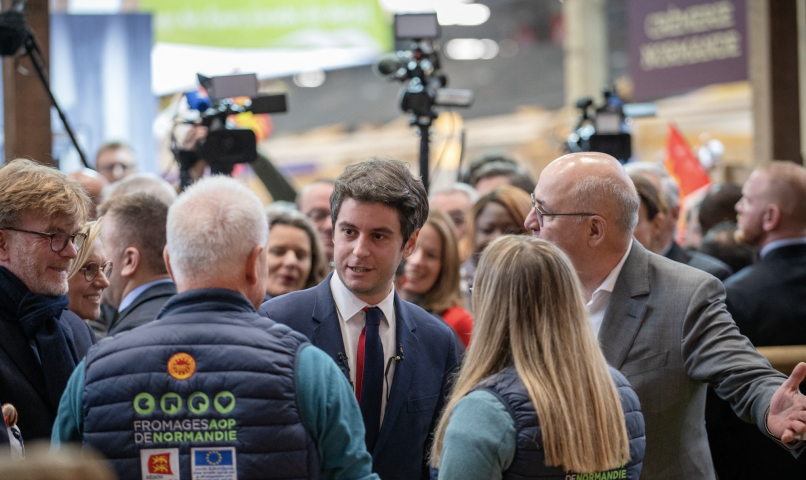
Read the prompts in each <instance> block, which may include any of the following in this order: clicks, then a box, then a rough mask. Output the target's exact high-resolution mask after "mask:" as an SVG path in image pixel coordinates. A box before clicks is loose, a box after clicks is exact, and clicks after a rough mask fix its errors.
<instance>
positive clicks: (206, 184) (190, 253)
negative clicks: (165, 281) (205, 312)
mask: <svg viewBox="0 0 806 480" xmlns="http://www.w3.org/2000/svg"><path fill="white" fill-rule="evenodd" d="M268 239H269V223H268V219H267V218H266V214H265V213H264V212H263V204H262V203H261V201H260V199H259V198H258V197H257V195H255V194H254V193H253V192H252V191H251V190H249V189H248V188H247V187H246V186H245V185H243V184H242V183H240V182H239V181H237V180H234V179H232V178H229V177H225V176H219V175H216V176H212V177H207V178H203V179H202V180H199V181H198V182H196V183H195V184H193V185H192V186H191V187H190V188H188V189H187V190H185V191H184V192H183V193H182V195H180V196H179V198H177V199H176V202H174V204H173V205H171V208H170V209H169V210H168V228H167V248H168V255H169V256H170V260H171V267H172V271H173V274H174V277H175V278H176V279H177V282H180V283H181V282H185V281H187V280H190V279H193V278H195V279H198V278H201V279H207V278H211V277H220V276H222V273H223V272H225V271H227V270H229V269H231V267H232V265H233V264H239V263H241V262H243V261H244V260H245V259H246V257H247V256H248V255H249V253H250V252H251V251H252V250H253V249H254V248H255V247H256V246H258V245H266V242H267V241H268Z"/></svg>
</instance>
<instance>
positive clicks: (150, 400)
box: [134, 392, 155, 415]
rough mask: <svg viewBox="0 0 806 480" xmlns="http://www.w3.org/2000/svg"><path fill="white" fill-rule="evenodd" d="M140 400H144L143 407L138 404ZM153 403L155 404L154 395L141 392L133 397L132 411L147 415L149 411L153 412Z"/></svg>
mask: <svg viewBox="0 0 806 480" xmlns="http://www.w3.org/2000/svg"><path fill="white" fill-rule="evenodd" d="M142 400H145V401H146V406H145V408H143V407H141V406H140V402H141V401H142ZM154 405H155V402H154V397H152V396H151V394H148V393H145V392H143V393H141V394H139V395H137V396H136V397H134V411H135V412H137V413H139V414H140V415H148V414H149V413H151V412H153V411H154Z"/></svg>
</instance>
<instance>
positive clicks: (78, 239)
mask: <svg viewBox="0 0 806 480" xmlns="http://www.w3.org/2000/svg"><path fill="white" fill-rule="evenodd" d="M0 230H12V231H14V232H22V233H31V234H33V235H39V236H40V237H47V238H49V239H50V249H51V250H53V251H54V252H56V253H59V252H61V251H62V250H64V249H65V248H67V242H68V241H70V243H72V244H73V246H74V247H76V250H78V249H79V248H81V245H84V240H86V239H87V234H86V233H84V232H78V233H74V234H72V235H69V234H67V233H65V232H56V233H42V232H32V231H30V230H20V229H19V228H12V227H2V228H0Z"/></svg>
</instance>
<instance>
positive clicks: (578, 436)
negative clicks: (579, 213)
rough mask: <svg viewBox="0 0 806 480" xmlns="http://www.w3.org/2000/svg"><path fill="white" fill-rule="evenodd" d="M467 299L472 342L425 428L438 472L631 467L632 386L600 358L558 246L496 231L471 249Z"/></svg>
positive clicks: (547, 474)
mask: <svg viewBox="0 0 806 480" xmlns="http://www.w3.org/2000/svg"><path fill="white" fill-rule="evenodd" d="M473 307H474V312H475V323H474V329H473V342H472V343H471V345H470V349H468V351H467V357H466V358H465V362H464V364H463V365H462V368H461V370H460V372H459V377H458V379H457V380H456V382H455V386H454V388H453V392H452V394H451V396H450V399H449V401H448V403H447V406H446V408H445V410H444V411H443V413H442V417H441V418H440V421H439V424H438V425H437V429H436V432H435V438H434V445H433V451H432V456H431V464H432V466H434V467H436V468H438V469H439V478H440V479H462V480H475V479H478V480H481V479H485V480H489V479H499V478H518V479H524V478H541V479H553V478H556V479H560V480H564V479H565V478H566V475H569V474H577V477H576V478H585V477H584V476H582V475H583V474H594V473H600V472H607V473H603V474H602V475H600V476H599V477H595V478H630V479H637V478H638V477H639V474H640V472H641V464H642V463H641V462H642V460H643V456H644V448H645V437H644V420H643V416H642V414H641V411H640V405H639V403H638V396H637V395H636V394H635V392H634V391H633V390H632V388H630V386H629V383H628V382H627V380H626V379H625V378H624V376H622V375H621V374H620V373H619V372H618V371H616V370H615V369H613V368H611V367H608V366H607V364H606V363H605V359H604V356H603V355H602V353H601V351H600V349H599V344H598V342H597V340H596V337H595V335H594V333H593V329H592V328H591V327H590V324H589V323H588V314H587V310H586V309H585V302H584V301H583V296H582V287H581V286H580V284H579V280H578V278H577V276H576V273H575V271H574V268H573V266H572V265H571V261H570V260H569V259H568V257H567V256H566V255H565V254H564V253H563V252H562V251H561V250H560V249H559V248H558V247H556V246H554V245H552V244H551V243H549V242H546V241H544V240H540V239H537V238H530V237H525V236H505V237H501V238H499V239H498V240H496V241H494V242H493V243H491V244H490V245H489V246H488V247H487V249H486V250H485V251H484V254H483V255H482V257H481V260H480V261H479V267H478V270H477V272H476V280H475V285H474V288H473ZM590 478H594V476H593V475H591V476H590Z"/></svg>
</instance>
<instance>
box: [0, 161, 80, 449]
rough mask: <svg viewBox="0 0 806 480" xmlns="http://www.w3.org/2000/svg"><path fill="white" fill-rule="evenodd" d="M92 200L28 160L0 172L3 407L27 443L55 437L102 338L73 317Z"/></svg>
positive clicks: (69, 182) (62, 177) (0, 372)
mask: <svg viewBox="0 0 806 480" xmlns="http://www.w3.org/2000/svg"><path fill="white" fill-rule="evenodd" d="M89 207H90V201H89V198H87V195H86V194H85V193H84V191H83V189H82V188H81V186H80V185H79V184H78V183H77V182H75V181H74V180H70V179H68V178H67V177H66V176H65V175H63V174H62V173H61V172H59V171H58V170H55V169H53V168H49V167H45V166H43V165H39V164H36V163H34V162H32V161H29V160H25V159H17V160H13V161H11V162H10V163H9V164H7V165H6V166H5V167H4V168H2V169H0V404H3V403H11V404H13V405H14V406H15V407H16V408H17V411H18V412H19V426H20V430H21V431H22V433H23V435H24V436H25V440H26V441H29V440H33V439H37V438H43V439H46V438H50V431H51V429H52V427H53V421H54V419H55V418H56V410H57V408H58V406H59V399H60V398H61V395H62V392H63V391H64V388H65V386H66V385H67V380H68V379H69V378H70V374H71V373H72V371H73V369H74V368H75V366H76V365H77V364H78V363H79V362H80V361H81V358H82V357H84V355H85V354H86V353H87V350H88V349H89V347H90V346H92V344H94V343H95V336H94V335H93V333H92V331H91V330H90V328H89V327H88V326H87V324H85V323H84V322H83V321H82V320H81V319H80V318H79V317H78V316H76V315H75V314H73V313H72V312H70V311H68V310H67V305H68V302H69V300H68V299H67V295H66V293H67V270H68V268H69V267H70V262H71V261H72V260H73V259H74V258H75V257H76V254H77V250H78V249H79V248H80V247H81V244H82V243H83V241H84V238H85V234H84V233H83V232H82V231H81V229H82V227H83V225H84V223H85V222H86V220H87V212H88V211H89Z"/></svg>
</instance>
